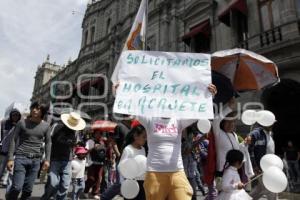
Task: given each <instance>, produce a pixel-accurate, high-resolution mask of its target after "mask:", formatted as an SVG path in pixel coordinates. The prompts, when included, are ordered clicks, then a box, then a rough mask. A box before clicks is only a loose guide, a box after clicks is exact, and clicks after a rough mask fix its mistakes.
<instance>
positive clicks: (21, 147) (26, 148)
mask: <svg viewBox="0 0 300 200" xmlns="http://www.w3.org/2000/svg"><path fill="white" fill-rule="evenodd" d="M50 130H51V129H50V125H49V124H48V123H47V122H45V121H41V122H40V123H35V122H33V121H31V120H29V119H25V120H20V121H19V122H18V123H17V125H16V128H15V130H14V132H13V134H14V135H13V138H14V139H13V140H12V141H11V143H10V146H9V153H8V159H9V160H13V156H14V153H15V154H16V155H24V156H26V155H33V156H38V155H40V157H42V155H41V154H42V153H41V148H42V147H43V143H44V142H45V154H46V160H48V161H49V160H50V151H51V135H50V134H51V133H50ZM17 141H18V142H17ZM16 144H18V145H17V146H16Z"/></svg>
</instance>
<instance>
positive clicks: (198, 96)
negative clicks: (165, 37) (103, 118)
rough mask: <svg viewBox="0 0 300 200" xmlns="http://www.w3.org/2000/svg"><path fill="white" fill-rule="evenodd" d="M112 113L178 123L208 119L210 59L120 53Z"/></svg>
mask: <svg viewBox="0 0 300 200" xmlns="http://www.w3.org/2000/svg"><path fill="white" fill-rule="evenodd" d="M120 59H121V60H120V61H121V62H120V65H121V66H120V67H121V68H120V71H119V80H120V85H119V87H118V89H117V95H116V99H115V103H114V112H115V113H122V114H129V115H137V116H147V117H176V118H178V119H212V118H213V117H214V115H213V103H212V95H211V93H210V92H209V91H208V89H207V87H208V85H209V84H210V83H211V67H210V55H208V54H199V53H173V52H161V51H124V52H123V53H122V55H121V58H120Z"/></svg>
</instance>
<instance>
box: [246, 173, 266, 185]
mask: <svg viewBox="0 0 300 200" xmlns="http://www.w3.org/2000/svg"><path fill="white" fill-rule="evenodd" d="M262 175H263V173H261V174H259V175H257V176H256V177H255V178H253V179H251V180H250V181H248V182H247V183H245V184H244V185H248V184H249V183H252V182H253V181H255V180H256V179H258V178H260V177H262Z"/></svg>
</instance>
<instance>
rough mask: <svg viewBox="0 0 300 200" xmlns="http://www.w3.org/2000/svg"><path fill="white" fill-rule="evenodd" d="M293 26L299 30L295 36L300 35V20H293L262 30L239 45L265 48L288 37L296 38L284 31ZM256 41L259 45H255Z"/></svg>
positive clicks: (247, 47) (246, 47)
mask: <svg viewBox="0 0 300 200" xmlns="http://www.w3.org/2000/svg"><path fill="white" fill-rule="evenodd" d="M293 25H294V27H292V28H296V32H298V34H297V35H295V36H294V38H295V37H300V20H295V21H291V22H288V23H285V24H282V25H280V26H277V27H275V28H273V29H270V30H267V31H264V32H261V33H259V34H256V35H254V36H251V37H249V38H247V39H246V40H244V41H242V42H240V43H239V44H238V45H237V46H238V47H240V48H244V49H249V48H250V49H253V50H256V49H257V48H264V47H268V46H271V45H274V44H278V43H280V42H283V41H285V40H288V39H294V38H291V37H290V36H288V37H287V36H286V35H285V34H284V33H285V32H286V31H285V30H286V28H288V27H289V26H293ZM253 43H256V44H257V45H253Z"/></svg>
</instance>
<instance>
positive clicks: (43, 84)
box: [31, 55, 63, 101]
mask: <svg viewBox="0 0 300 200" xmlns="http://www.w3.org/2000/svg"><path fill="white" fill-rule="evenodd" d="M62 70H63V67H61V66H59V65H57V64H56V63H51V62H50V55H48V56H47V58H46V60H45V62H43V64H42V65H39V66H38V68H37V71H36V74H35V77H34V79H35V82H34V87H33V94H32V99H31V101H35V100H39V98H40V97H42V96H45V95H47V91H44V90H45V88H47V84H48V83H50V80H52V79H53V77H55V76H56V75H57V74H58V73H60V72H61V71H62Z"/></svg>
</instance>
